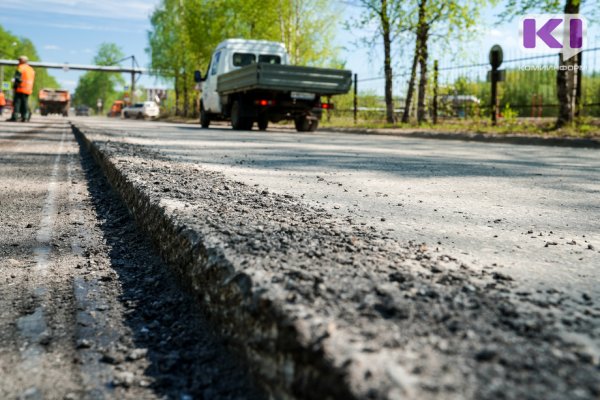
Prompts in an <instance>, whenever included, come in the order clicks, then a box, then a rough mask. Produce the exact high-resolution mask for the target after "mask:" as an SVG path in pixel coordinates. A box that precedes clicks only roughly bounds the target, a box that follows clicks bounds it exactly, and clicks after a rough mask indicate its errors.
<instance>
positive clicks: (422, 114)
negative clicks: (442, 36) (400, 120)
mask: <svg viewBox="0 0 600 400" xmlns="http://www.w3.org/2000/svg"><path fill="white" fill-rule="evenodd" d="M426 11H427V0H420V1H419V22H418V25H417V46H418V53H419V57H418V60H419V72H420V78H419V92H418V96H417V121H418V123H419V124H420V123H422V122H423V121H425V120H426V119H427V114H426V109H425V95H426V92H427V57H428V56H429V55H428V54H427V40H428V38H429V25H428V23H427V19H426Z"/></svg>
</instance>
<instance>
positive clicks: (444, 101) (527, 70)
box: [329, 47, 600, 122]
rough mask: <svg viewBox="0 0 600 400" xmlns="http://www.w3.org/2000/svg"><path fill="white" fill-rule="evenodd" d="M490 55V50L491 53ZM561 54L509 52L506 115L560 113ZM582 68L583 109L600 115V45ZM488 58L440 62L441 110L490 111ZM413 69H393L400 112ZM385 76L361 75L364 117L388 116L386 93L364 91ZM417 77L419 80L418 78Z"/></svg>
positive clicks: (346, 109)
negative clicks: (558, 77) (558, 79)
mask: <svg viewBox="0 0 600 400" xmlns="http://www.w3.org/2000/svg"><path fill="white" fill-rule="evenodd" d="M486 57H487V54H486ZM557 67H558V55H557V54H547V55H538V56H532V57H522V56H521V57H519V56H518V55H517V54H516V53H513V54H511V53H509V54H506V55H505V60H504V62H503V63H502V66H501V68H502V69H504V70H505V71H506V72H505V80H504V81H503V82H501V83H500V84H499V97H498V98H499V103H500V112H501V114H502V115H503V116H505V117H519V118H541V117H556V116H557V115H558V108H559V104H558V98H557V93H556V73H557ZM582 68H583V74H582V78H581V100H580V107H581V108H580V110H581V115H582V116H587V117H600V47H592V48H589V49H586V50H584V51H583V52H582ZM490 70H491V67H490V64H489V62H488V61H487V59H486V60H482V61H481V62H480V63H475V64H468V65H440V66H439V79H438V88H439V89H438V90H439V95H438V115H439V117H440V118H454V119H456V118H469V117H486V116H489V115H491V106H490V102H491V101H490V99H491V93H490V89H491V84H490V82H489V81H488V73H489V71H490ZM429 71H430V72H429V84H428V88H427V107H428V109H429V111H431V109H432V102H433V95H432V92H433V68H432V67H429ZM409 74H410V71H401V72H399V73H397V74H395V75H394V81H393V82H394V86H395V88H394V89H395V93H394V103H395V104H394V105H395V113H396V116H397V118H398V120H399V119H400V117H401V116H402V113H403V112H404V107H405V99H406V93H407V91H408V81H409V78H410V76H409ZM371 81H381V84H382V86H383V81H384V77H382V76H378V77H369V78H362V79H361V78H360V77H358V89H359V95H358V98H357V109H356V114H357V118H358V119H359V120H366V121H381V122H383V121H385V103H384V100H383V98H382V97H378V98H377V99H374V98H373V96H367V97H365V96H361V95H360V87H361V83H362V84H364V83H365V82H371ZM417 83H418V82H415V84H417ZM416 92H417V90H416V88H415V95H414V97H413V101H412V102H411V110H410V111H411V112H410V114H411V116H412V117H413V118H414V117H415V115H416ZM342 102H343V103H344V104H343V105H342V106H341V107H338V109H337V110H335V111H333V112H332V113H331V114H330V115H329V117H330V118H331V117H341V118H346V119H348V118H353V116H354V114H355V110H354V107H352V104H349V102H348V101H347V100H346V101H342Z"/></svg>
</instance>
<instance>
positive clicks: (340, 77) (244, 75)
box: [217, 63, 352, 96]
mask: <svg viewBox="0 0 600 400" xmlns="http://www.w3.org/2000/svg"><path fill="white" fill-rule="evenodd" d="M351 84H352V72H351V71H346V70H339V69H330V68H314V67H299V66H295V65H280V64H266V63H258V64H251V65H248V66H245V67H243V68H240V69H238V70H235V71H232V72H229V73H226V74H223V75H221V76H219V78H218V80H217V92H219V94H221V95H226V94H231V93H236V92H246V91H250V90H275V91H282V92H309V93H315V94H317V95H323V96H328V95H334V94H343V93H347V92H348V90H350V85H351Z"/></svg>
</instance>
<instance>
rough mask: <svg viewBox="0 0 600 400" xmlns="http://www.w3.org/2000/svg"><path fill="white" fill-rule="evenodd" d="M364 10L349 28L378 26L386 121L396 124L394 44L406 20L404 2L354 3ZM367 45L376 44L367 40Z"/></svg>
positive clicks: (363, 0)
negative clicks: (381, 45) (381, 46)
mask: <svg viewBox="0 0 600 400" xmlns="http://www.w3.org/2000/svg"><path fill="white" fill-rule="evenodd" d="M352 4H353V5H355V6H359V7H361V8H363V9H364V11H365V12H364V13H362V14H361V16H360V17H358V18H356V19H354V20H353V21H350V23H349V24H347V27H348V28H350V29H351V28H366V27H367V26H372V25H375V26H377V31H376V37H377V38H378V39H380V40H381V42H382V44H383V73H384V75H385V108H386V120H387V122H389V123H393V122H395V117H394V97H393V81H392V78H393V70H392V43H393V41H394V39H395V37H396V36H397V34H398V33H399V28H400V26H401V25H402V23H401V21H403V20H404V18H405V13H404V10H403V8H402V2H401V1H399V0H358V1H356V2H355V3H352ZM366 43H370V44H371V45H372V44H374V40H373V39H371V40H369V39H367V40H366Z"/></svg>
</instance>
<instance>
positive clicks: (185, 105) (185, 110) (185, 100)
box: [183, 70, 190, 118]
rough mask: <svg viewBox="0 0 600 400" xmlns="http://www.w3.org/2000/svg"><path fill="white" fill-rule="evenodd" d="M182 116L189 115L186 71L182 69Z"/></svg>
mask: <svg viewBox="0 0 600 400" xmlns="http://www.w3.org/2000/svg"><path fill="white" fill-rule="evenodd" d="M183 116H184V117H186V118H187V117H189V116H190V99H189V96H188V82H187V71H185V70H184V71H183Z"/></svg>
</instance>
